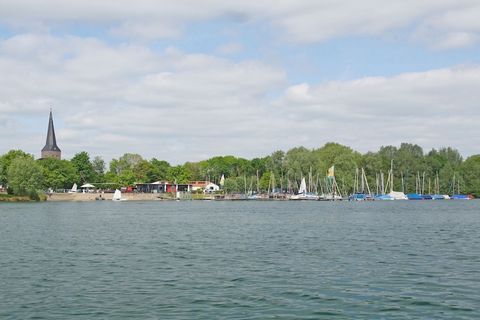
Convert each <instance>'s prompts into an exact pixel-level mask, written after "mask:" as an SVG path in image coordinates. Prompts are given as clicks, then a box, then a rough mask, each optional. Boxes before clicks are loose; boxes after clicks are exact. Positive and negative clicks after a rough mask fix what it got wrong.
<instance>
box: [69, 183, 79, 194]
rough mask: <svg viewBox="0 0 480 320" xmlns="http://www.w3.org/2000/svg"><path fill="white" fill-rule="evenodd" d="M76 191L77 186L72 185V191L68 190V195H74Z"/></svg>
mask: <svg viewBox="0 0 480 320" xmlns="http://www.w3.org/2000/svg"><path fill="white" fill-rule="evenodd" d="M77 189H78V187H77V184H76V183H74V184H73V186H72V190H70V191H69V193H75V192H77Z"/></svg>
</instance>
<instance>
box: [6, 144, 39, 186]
mask: <svg viewBox="0 0 480 320" xmlns="http://www.w3.org/2000/svg"><path fill="white" fill-rule="evenodd" d="M16 158H31V159H33V156H32V155H31V154H28V153H25V152H23V151H22V150H10V151H8V152H7V153H6V154H4V155H2V156H1V157H0V185H6V184H7V183H8V177H7V175H8V168H9V167H10V164H11V163H12V161H13V160H14V159H16Z"/></svg>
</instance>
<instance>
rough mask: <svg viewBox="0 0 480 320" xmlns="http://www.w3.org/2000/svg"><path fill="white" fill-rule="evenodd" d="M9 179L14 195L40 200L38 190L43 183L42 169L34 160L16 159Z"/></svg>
mask: <svg viewBox="0 0 480 320" xmlns="http://www.w3.org/2000/svg"><path fill="white" fill-rule="evenodd" d="M7 178H8V186H9V188H10V189H11V190H12V193H13V194H14V195H17V196H29V197H30V198H31V199H35V200H36V199H39V195H38V190H39V189H41V187H42V183H43V175H42V168H41V167H40V165H39V164H38V163H37V162H36V161H35V160H33V158H31V157H23V156H21V157H17V158H14V159H13V160H12V161H11V163H10V166H9V168H8V172H7Z"/></svg>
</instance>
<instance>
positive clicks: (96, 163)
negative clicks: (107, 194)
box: [92, 156, 105, 183]
mask: <svg viewBox="0 0 480 320" xmlns="http://www.w3.org/2000/svg"><path fill="white" fill-rule="evenodd" d="M92 169H93V175H94V177H95V178H93V179H92V181H93V182H95V183H103V182H105V161H104V160H103V159H102V158H101V157H100V156H95V158H93V160H92Z"/></svg>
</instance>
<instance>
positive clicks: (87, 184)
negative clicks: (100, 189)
mask: <svg viewBox="0 0 480 320" xmlns="http://www.w3.org/2000/svg"><path fill="white" fill-rule="evenodd" d="M80 188H85V189H93V188H95V186H94V185H93V184H90V183H85V184H84V185H82V186H80Z"/></svg>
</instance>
